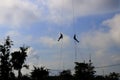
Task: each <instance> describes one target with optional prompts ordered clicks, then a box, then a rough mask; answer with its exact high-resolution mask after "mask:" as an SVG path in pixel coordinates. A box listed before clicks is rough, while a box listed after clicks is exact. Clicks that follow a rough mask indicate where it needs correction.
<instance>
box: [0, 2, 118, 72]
mask: <svg viewBox="0 0 120 80" xmlns="http://www.w3.org/2000/svg"><path fill="white" fill-rule="evenodd" d="M119 25H120V0H3V1H1V2H0V42H1V41H3V40H4V39H5V37H6V36H8V35H9V36H10V37H11V39H12V40H13V41H14V46H13V50H17V48H18V47H19V46H22V45H23V44H25V45H27V46H30V49H29V52H28V57H27V61H26V63H27V64H29V65H31V68H32V65H36V66H46V67H47V68H49V69H73V68H74V61H75V53H76V54H77V61H79V62H83V61H84V60H85V61H86V62H88V60H89V59H90V55H91V59H92V62H93V65H94V66H96V67H99V66H106V65H113V64H119V63H120V26H119ZM59 33H62V34H63V40H61V41H60V42H58V41H57V39H58V37H59ZM74 34H76V35H77V38H78V40H79V41H80V43H77V44H76V45H75V43H74V40H73V35H74ZM96 70H97V71H98V72H97V73H100V74H102V73H103V70H104V72H105V73H109V72H113V71H115V72H120V69H119V66H114V67H108V68H100V69H96ZM23 72H24V71H23Z"/></svg>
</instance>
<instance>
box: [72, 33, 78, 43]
mask: <svg viewBox="0 0 120 80" xmlns="http://www.w3.org/2000/svg"><path fill="white" fill-rule="evenodd" d="M73 39H74V40H75V41H77V42H78V43H79V41H78V39H77V38H76V34H74V37H73Z"/></svg>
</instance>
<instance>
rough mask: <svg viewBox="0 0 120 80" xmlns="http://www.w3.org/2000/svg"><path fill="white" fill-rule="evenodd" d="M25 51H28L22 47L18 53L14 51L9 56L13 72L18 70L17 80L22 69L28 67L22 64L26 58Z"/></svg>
mask: <svg viewBox="0 0 120 80" xmlns="http://www.w3.org/2000/svg"><path fill="white" fill-rule="evenodd" d="M27 50H28V47H25V46H23V47H20V50H19V51H15V52H13V53H12V54H11V56H12V59H11V62H12V66H13V68H14V69H15V70H18V78H19V79H20V78H21V76H22V73H21V69H22V68H23V67H26V68H28V66H27V65H25V64H24V63H25V60H26V57H27Z"/></svg>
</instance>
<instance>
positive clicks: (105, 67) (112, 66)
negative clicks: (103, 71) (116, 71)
mask: <svg viewBox="0 0 120 80" xmlns="http://www.w3.org/2000/svg"><path fill="white" fill-rule="evenodd" d="M119 65H120V63H119V64H112V65H107V66H100V67H95V68H107V67H113V66H119Z"/></svg>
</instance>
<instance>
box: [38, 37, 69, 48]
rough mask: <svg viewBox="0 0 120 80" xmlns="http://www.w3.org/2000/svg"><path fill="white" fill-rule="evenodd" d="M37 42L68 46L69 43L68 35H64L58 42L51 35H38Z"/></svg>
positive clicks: (47, 44)
mask: <svg viewBox="0 0 120 80" xmlns="http://www.w3.org/2000/svg"><path fill="white" fill-rule="evenodd" d="M39 42H40V43H42V44H43V45H45V46H49V47H54V46H60V45H61V44H62V45H63V46H68V45H69V43H70V38H69V36H67V35H64V36H63V39H61V41H60V42H58V41H57V39H54V38H51V37H40V39H39Z"/></svg>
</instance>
